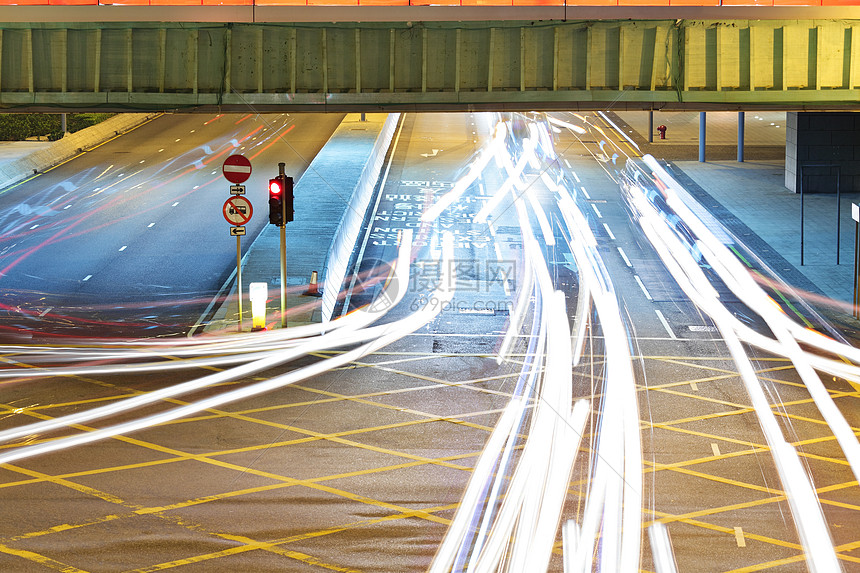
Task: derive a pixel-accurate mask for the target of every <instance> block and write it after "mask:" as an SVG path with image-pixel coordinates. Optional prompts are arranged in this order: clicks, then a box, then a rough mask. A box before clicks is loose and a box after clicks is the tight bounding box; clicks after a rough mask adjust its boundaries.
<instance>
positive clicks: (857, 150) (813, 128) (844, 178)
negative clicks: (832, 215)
mask: <svg viewBox="0 0 860 573" xmlns="http://www.w3.org/2000/svg"><path fill="white" fill-rule="evenodd" d="M785 116H786V117H785V120H786V122H785V186H786V187H787V188H788V189H789V190H791V191H794V192H795V193H797V192H799V190H800V189H799V187H798V184H799V177H800V167H801V165H802V166H803V192H804V193H807V192H810V193H814V192H820V193H835V192H836V177H837V172H838V173H839V174H840V175H839V176H840V180H839V186H840V190H841V191H842V192H847V193H851V192H858V191H860V113H857V112H816V111H811V112H808V111H803V112H788V113H786V114H785ZM812 165H833V166H838V167H839V168H838V170H837V169H836V168H835V167H812Z"/></svg>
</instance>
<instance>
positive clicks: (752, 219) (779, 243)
mask: <svg viewBox="0 0 860 573" xmlns="http://www.w3.org/2000/svg"><path fill="white" fill-rule="evenodd" d="M779 115H781V116H782V118H783V119H782V120H780V118H779ZM617 116H618V117H620V118H621V119H622V120H623V121H624V122H626V123H627V125H628V126H629V127H630V128H632V129H633V131H634V132H635V133H634V134H631V136H635V137H634V141H636V142H637V144H639V145H640V146H641V147H642V152H643V154H644V153H650V154H652V155H653V156H654V157H655V158H657V159H659V160H666V161H668V162H671V163H672V165H673V166H674V168H675V173H676V174H678V180H679V182H680V183H682V184H683V185H685V186H686V187H687V188H688V189H689V190H690V191H691V193H692V194H693V195H694V196H695V197H696V198H697V199H698V200H699V201H701V202H702V203H703V204H704V206H705V207H707V208H708V209H709V210H710V211H711V212H713V213H714V214H715V215H716V216H717V218H718V219H720V220H721V221H722V222H723V224H724V225H726V226H727V227H728V228H729V230H730V231H732V232H733V233H734V234H735V236H737V237H738V238H739V239H741V240H743V241H744V242H745V243H746V244H747V245H749V246H750V247H751V248H752V249H753V250H754V251H755V252H757V253H758V254H759V255H760V256H761V257H762V259H764V260H765V261H766V262H767V263H768V264H769V265H770V266H771V268H772V269H773V270H774V271H775V272H776V273H778V274H779V275H780V276H781V277H782V278H783V280H785V282H788V283H790V284H793V285H795V286H796V287H798V288H800V289H803V290H807V291H812V292H814V293H820V294H823V295H825V296H827V297H829V298H831V299H834V300H835V301H841V302H842V303H843V306H842V308H841V312H845V313H847V314H849V315H850V312H851V310H850V308H848V307H846V306H844V304H850V302H851V301H852V300H853V292H854V291H853V289H854V283H853V277H854V233H855V222H854V221H853V219H852V218H851V203H852V202H855V203H856V202H860V194H858V193H843V194H842V198H841V202H842V205H841V212H840V214H839V221H840V227H841V228H840V237H839V264H838V265H837V264H836V259H837V252H836V246H837V237H836V228H837V205H836V194H835V193H832V194H823V193H822V194H817V193H807V194H804V197H803V201H804V205H803V210H804V232H803V235H804V236H803V239H804V240H803V255H804V256H803V262H804V264H803V265H801V264H800V260H801V256H800V252H801V244H800V243H801V242H800V237H801V228H800V207H801V197H800V195H799V194H796V193H793V192H791V191H789V190H788V189H786V187H785V185H784V183H785V175H784V168H785V158H784V146H785V130H784V116H785V114H784V113H782V114H778V113H774V112H768V113H752V112H747V113H746V121H745V126H746V127H745V138H744V139H745V142H746V145H745V154H744V156H745V161H744V162H742V163H740V162H738V161H737V160H736V155H737V147H736V145H737V114H736V113H733V112H722V113H713V112H709V113H708V114H707V116H706V118H707V143H708V144H710V143H711V142H713V143H714V145H715V146H717V147H719V146H724V147H730V148H731V149H732V150H733V151H732V154H731V157H733V159H731V158H725V157H724V155H725V153H724V152H723V153H720V154H717V153H713V154H712V153H711V151H712V149H711V147H710V145H708V148H707V151H706V160H707V161H706V162H704V163H700V162H699V161H696V160H695V158H697V157H698V155H696V156H695V157H694V158H689V157H688V154H687V153H686V150H685V149H684V147H685V146H689V145H690V144H691V142H692V144H693V146H694V147H695V148H696V150H698V139H697V138H698V128H699V114H698V113H697V112H687V113H672V114H667V113H662V112H655V113H654V125H655V127H656V126H657V125H661V124H664V125H667V128H668V129H667V133H669V134H670V139H669V140H663V141H659V140H658V139H657V138H656V136H655V144H653V145H649V144H648V143H647V138H648V133H647V130H648V117H647V112H623V113H618V114H617ZM670 116H672V117H670ZM756 117H761V118H762V119H756ZM780 121H782V123H780ZM658 122H662V123H658ZM770 123H774V126H771V125H770ZM776 126H779V127H776ZM643 130H644V131H643ZM778 145H781V146H782V148H783V155H782V158H772V159H756V160H747V158H749V157H757V156H761V155H762V154H765V155H773V149H774V148H775V147H776V146H778ZM679 150H680V153H679ZM679 155H680V157H679ZM712 155H720V157H719V159H717V158H712V157H711V156H712ZM690 159H693V160H690Z"/></svg>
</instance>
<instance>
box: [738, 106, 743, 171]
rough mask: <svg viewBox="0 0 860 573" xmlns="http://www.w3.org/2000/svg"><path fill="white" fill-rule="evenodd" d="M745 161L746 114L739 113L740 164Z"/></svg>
mask: <svg viewBox="0 0 860 573" xmlns="http://www.w3.org/2000/svg"><path fill="white" fill-rule="evenodd" d="M743 161H744V112H742V111H739V112H738V162H739V163H743Z"/></svg>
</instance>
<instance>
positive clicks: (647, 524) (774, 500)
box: [642, 495, 786, 527]
mask: <svg viewBox="0 0 860 573" xmlns="http://www.w3.org/2000/svg"><path fill="white" fill-rule="evenodd" d="M785 499H786V498H785V496H784V495H777V496H774V497H765V498H762V499H757V500H755V501H747V502H744V503H736V504H733V505H724V506H721V507H712V508H709V509H700V510H698V511H691V512H689V513H684V514H681V515H672V514H669V513H667V514H666V515H667V516H668V517H661V518H660V519H655V520H653V521H645V520H643V522H642V527H650V526H651V525H653V524H654V523H657V522H660V523H672V522H674V521H678V522H683V521H684V520H689V519H695V518H697V517H705V516H708V515H718V514H720V513H726V512H729V511H737V510H739V509H750V508H753V507H759V506H762V505H770V504H772V503H780V502H783V501H785Z"/></svg>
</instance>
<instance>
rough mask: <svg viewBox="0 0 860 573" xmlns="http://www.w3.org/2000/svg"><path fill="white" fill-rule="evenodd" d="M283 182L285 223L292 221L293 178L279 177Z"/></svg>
mask: <svg viewBox="0 0 860 573" xmlns="http://www.w3.org/2000/svg"><path fill="white" fill-rule="evenodd" d="M281 177H282V178H283V180H284V206H285V207H286V209H285V213H286V219H285V221H284V222H285V223H289V222H290V221H292V220H293V178H292V177H286V176H283V175H282V176H281Z"/></svg>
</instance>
